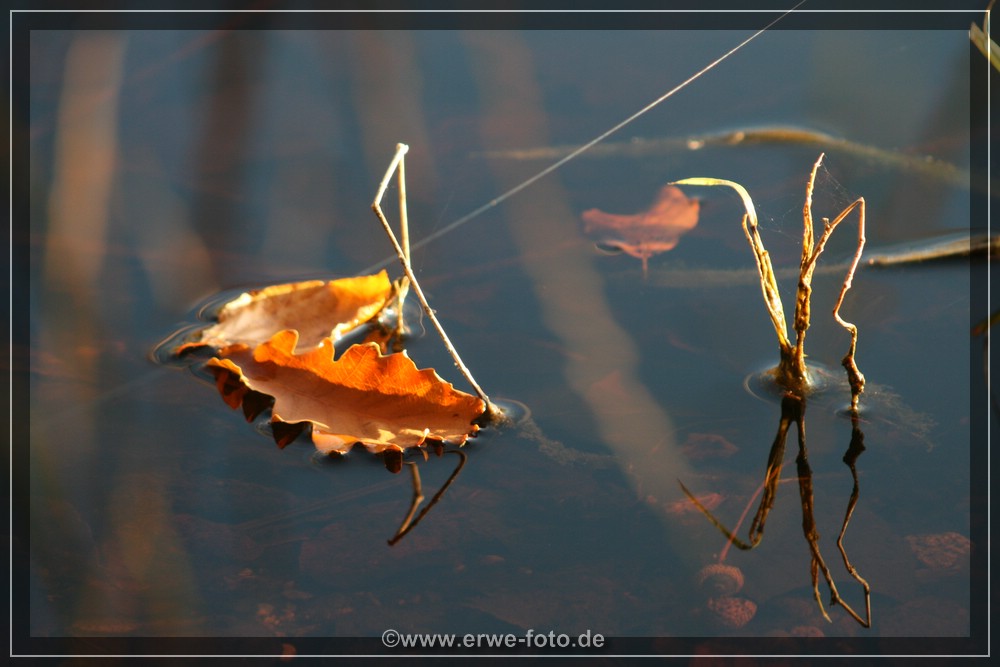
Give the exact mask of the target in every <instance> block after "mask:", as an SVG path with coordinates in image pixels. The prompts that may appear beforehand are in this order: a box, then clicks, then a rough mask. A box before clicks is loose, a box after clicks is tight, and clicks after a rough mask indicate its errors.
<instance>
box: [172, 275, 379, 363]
mask: <svg viewBox="0 0 1000 667" xmlns="http://www.w3.org/2000/svg"><path fill="white" fill-rule="evenodd" d="M393 293H394V291H393V285H392V283H391V282H390V281H389V276H388V274H387V273H386V272H385V271H381V272H379V273H377V274H375V275H371V276H357V277H354V278H341V279H339V280H331V281H323V280H307V281H304V282H297V283H287V284H283V285H272V286H270V287H265V288H263V289H259V290H252V291H249V292H244V293H243V294H241V295H240V296H238V297H236V298H235V299H233V300H232V301H230V302H228V303H227V304H225V305H224V306H223V307H222V309H221V310H220V311H219V314H218V323H216V324H215V325H213V326H210V327H208V328H206V329H204V330H203V331H202V332H201V338H200V340H197V341H193V342H189V343H185V344H184V345H181V346H180V347H178V348H177V352H178V353H179V352H184V351H186V350H189V349H192V348H196V347H204V346H209V347H222V346H225V345H231V344H234V343H244V344H247V345H258V344H260V343H263V342H265V341H267V340H268V339H269V338H271V336H273V335H274V334H276V333H277V332H279V331H283V330H285V329H296V330H297V331H298V332H299V347H300V349H310V348H315V347H317V346H318V345H319V344H320V342H321V341H322V340H323V339H324V338H327V337H329V338H331V339H333V340H334V341H338V340H340V338H341V337H342V336H344V335H345V334H347V333H349V332H350V331H352V330H354V329H356V328H358V327H359V326H361V325H362V324H364V323H365V322H368V321H369V320H371V319H372V318H373V317H375V316H377V315H378V314H379V313H380V312H381V311H382V309H383V308H385V306H386V305H387V304H388V303H389V301H390V299H391V298H392V296H393Z"/></svg>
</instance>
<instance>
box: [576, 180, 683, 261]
mask: <svg viewBox="0 0 1000 667" xmlns="http://www.w3.org/2000/svg"><path fill="white" fill-rule="evenodd" d="M698 208H699V203H698V200H697V199H689V198H688V197H687V196H685V194H684V193H683V192H681V190H680V188H677V187H675V186H673V185H665V186H663V187H662V188H661V189H660V192H659V193H658V194H657V196H656V201H654V202H653V205H652V206H651V207H649V209H648V210H646V211H644V212H642V213H637V214H635V215H616V214H613V213H605V212H604V211H601V210H599V209H596V208H592V209H590V210H588V211H584V212H583V221H584V222H585V223H586V224H585V226H584V231H586V232H587V233H588V234H599V235H600V240H599V244H600V245H601V246H602V247H605V248H609V249H612V250H614V251H616V252H625V253H627V254H629V255H631V256H632V257H636V258H638V259H641V260H642V273H643V275H645V274H646V269H647V264H648V261H649V258H650V257H652V256H653V255H656V254H659V253H661V252H666V251H667V250H672V249H673V248H674V246H676V245H677V242H678V241H679V240H680V238H681V236H683V235H684V234H685V233H686V232H688V231H690V230H691V229H693V228H694V227H695V225H697V224H698Z"/></svg>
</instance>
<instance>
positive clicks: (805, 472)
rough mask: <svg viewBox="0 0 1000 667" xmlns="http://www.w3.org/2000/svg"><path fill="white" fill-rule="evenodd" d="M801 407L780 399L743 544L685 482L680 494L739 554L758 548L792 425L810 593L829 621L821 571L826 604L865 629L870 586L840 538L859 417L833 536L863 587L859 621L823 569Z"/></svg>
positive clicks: (854, 498) (859, 436)
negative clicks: (775, 426) (838, 525)
mask: <svg viewBox="0 0 1000 667" xmlns="http://www.w3.org/2000/svg"><path fill="white" fill-rule="evenodd" d="M805 409H806V403H805V401H804V400H803V399H801V398H799V397H797V396H793V395H791V394H787V393H786V394H785V396H784V398H783V399H782V401H781V421H780V423H779V425H778V433H777V435H776V436H775V438H774V444H772V445H771V451H770V453H769V455H768V459H767V471H766V472H765V474H764V485H763V486H764V494H763V496H762V498H761V501H760V505H759V506H758V508H757V513H756V514H755V515H754V518H753V522H752V523H751V524H750V530H749V531H748V540H747V541H743V540H741V539H740V538H738V537H737V536H736V535H735V534H734V533H733V531H730V530H729V529H728V528H726V527H725V526H724V525H723V524H722V522H720V521H719V520H718V519H717V518H715V516H714V515H713V514H712V512H711V511H709V510H708V509H707V508H706V507H705V506H704V505H702V504H701V503H700V502H699V501H698V499H697V498H695V497H694V495H693V494H692V493H691V492H690V491H689V490H688V489H687V487H686V486H684V484H683V483H680V486H681V490H683V491H684V493H685V495H687V497H688V499H689V500H690V501H691V502H692V503H694V505H695V506H696V507H697V508H698V509H699V510H700V511H701V513H702V514H704V515H705V516H706V517H707V518H708V520H709V521H710V522H711V523H712V525H714V526H715V527H716V528H718V529H719V530H720V531H721V532H722V534H723V535H725V536H726V538H727V539H728V540H729V544H733V545H735V546H736V547H737V548H739V549H743V550H749V549H753V548H754V547H756V546H757V545H758V544H760V541H761V539H762V538H763V536H764V524H765V523H766V522H767V517H768V514H769V513H770V511H771V508H772V507H773V506H774V500H775V498H776V496H777V490H778V483H779V482H780V480H781V467H782V460H783V459H784V455H785V442H786V439H787V437H788V429H789V427H790V426H791V425H792V423H794V424H795V425H796V428H797V429H798V435H799V454H798V456H797V457H796V459H795V463H796V468H797V473H798V482H799V500H800V502H801V505H802V532H803V534H804V535H805V538H806V542H807V543H808V544H809V552H810V555H811V559H810V574H811V576H812V586H813V595H814V597H815V598H816V603H817V604H818V605H819V608H820V611H821V612H822V613H823V617H824V618H825V619H826V620H827V621H830V620H831V619H830V616H829V615H828V614H827V612H826V609H825V608H824V606H823V601H822V599H821V597H820V593H819V573H820V572H822V573H823V578H824V579H825V580H826V585H827V587H828V588H829V590H830V606H831V607H832V606H834V605H838V604H839V605H840V606H841V607H843V608H844V610H845V611H847V613H848V614H850V615H851V618H853V619H854V620H856V621H857V622H858V623H860V624H861V625H863V626H864V627H866V628H869V627H871V588H870V586H869V585H868V582H867V581H865V580H864V579H863V578H862V577H861V575H859V574H858V571H857V569H856V568H855V567H854V565H852V564H851V561H850V559H849V558H848V556H847V550H846V549H845V548H844V535H845V533H846V532H847V525H848V523H849V522H850V520H851V516H852V514H853V513H854V508H855V506H856V505H857V502H858V495H859V485H858V473H857V470H856V468H855V463H856V461H857V458H858V456H860V455H861V452H863V451H864V449H865V447H864V434H863V433H862V432H861V428H860V423H859V418H858V416H857V413H854V414H853V415H852V420H851V422H852V433H851V444H850V446H849V447H848V449H847V452H846V453H845V454H844V463H845V464H846V465H847V466H848V467H849V468H850V469H851V476H852V478H853V480H854V488H853V489H852V491H851V498H850V500H849V501H848V504H847V511H846V513H845V514H844V521H843V523H842V525H841V528H840V533H839V534H838V536H837V549H838V550H839V551H840V555H841V557H842V558H843V560H844V567H845V568H846V570H847V572H848V573H849V574H850V575H851V576H852V577H853V578H854V579H855V580H856V581H857V582H858V583H860V584H861V586H862V588H863V589H864V595H865V617H864V618H863V619H862V618H861V616H860V615H859V614H858V613H857V612H856V611H854V609H853V608H852V607H851V606H850V605H849V604H848V603H847V602H846V601H844V599H843V598H841V597H840V593H839V591H838V590H837V585H836V583H834V581H833V576H832V575H831V573H830V568H829V567H827V565H826V561H825V560H824V559H823V554H822V553H821V552H820V548H819V531H818V530H817V528H816V520H815V518H814V513H813V489H812V469H811V468H810V467H809V459H808V453H807V450H806V435H805V433H806V432H805ZM727 547H728V544H727Z"/></svg>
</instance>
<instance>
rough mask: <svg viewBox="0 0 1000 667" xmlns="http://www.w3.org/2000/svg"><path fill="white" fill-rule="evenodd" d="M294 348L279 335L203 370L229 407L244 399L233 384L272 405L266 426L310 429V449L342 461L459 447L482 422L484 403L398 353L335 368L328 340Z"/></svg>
mask: <svg viewBox="0 0 1000 667" xmlns="http://www.w3.org/2000/svg"><path fill="white" fill-rule="evenodd" d="M297 341H298V334H297V333H296V332H295V331H294V330H286V331H281V332H279V333H277V334H275V335H274V336H273V337H272V338H271V339H270V340H268V341H266V342H264V343H262V344H261V345H259V346H257V347H256V348H255V349H252V350H251V348H250V346H249V345H246V344H244V343H237V344H233V345H228V346H226V347H224V348H222V349H221V350H219V357H221V358H213V359H211V360H209V361H208V368H209V369H210V370H211V371H212V372H213V373H215V375H216V378H217V381H218V385H219V388H220V391H221V392H222V394H223V397H224V398H226V400H227V402H228V403H229V404H230V405H231V406H232V407H234V408H235V407H237V406H238V405H239V404H240V402H242V401H243V400H244V398H245V396H246V393H247V392H245V391H243V392H241V391H235V390H234V387H233V385H232V381H233V379H234V377H235V379H236V380H237V381H238V382H239V384H240V385H241V386H242V387H246V388H247V389H249V390H252V391H253V392H259V393H261V394H266V395H269V396H273V397H274V408H273V410H272V417H271V419H272V421H273V422H275V423H279V422H281V423H288V424H297V423H302V422H308V423H311V424H312V427H313V429H312V438H313V442H314V443H315V445H316V447H317V448H318V449H319V450H320V451H323V452H324V453H344V452H347V451H348V450H349V449H350V448H351V447H352V446H353V445H354V444H356V443H359V442H360V443H362V444H363V445H365V447H367V448H368V449H369V450H370V451H372V452H375V453H381V452H383V451H385V450H397V451H401V450H403V449H405V448H407V447H417V446H419V445H422V444H423V443H424V442H425V441H426V440H436V441H442V442H449V443H454V444H461V443H464V442H465V440H466V439H467V438H468V437H469V436H470V435H474V434H475V433H476V431H477V430H478V426H477V425H475V424H473V423H472V421H473V420H474V419H476V418H477V417H479V416H480V415H482V414H483V412H484V410H485V404H484V403H483V401H482V400H480V399H478V398H476V397H475V396H471V395H470V394H466V393H465V392H462V391H458V390H457V389H455V388H454V387H453V386H452V385H451V383H449V382H446V381H445V380H443V379H441V377H440V376H438V374H437V373H435V372H434V371H433V370H432V369H424V370H420V369H418V368H417V367H416V365H415V364H414V363H413V361H412V360H411V359H410V358H409V357H408V356H407V355H406V353H405V352H400V353H396V354H390V355H383V354H381V353H380V352H379V348H378V345H376V344H374V343H367V344H364V345H352V346H351V347H349V348H348V349H347V350H346V351H345V352H344V354H343V355H342V356H341V357H340V358H339V359H336V360H334V350H333V343H332V341H331V340H330V339H329V338H325V339H323V340H321V341H320V343H319V345H318V346H317V347H315V348H314V349H312V350H309V351H305V352H301V353H300V354H295V353H294V350H295V347H296V343H297ZM244 408H245V409H246V406H244Z"/></svg>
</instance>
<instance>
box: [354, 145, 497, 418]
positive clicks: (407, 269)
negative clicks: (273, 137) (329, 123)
mask: <svg viewBox="0 0 1000 667" xmlns="http://www.w3.org/2000/svg"><path fill="white" fill-rule="evenodd" d="M408 150H409V146H407V145H406V144H397V145H396V155H395V156H394V157H393V159H392V162H390V163H389V168H388V169H387V170H386V172H385V178H383V179H382V183H381V184H380V185H379V188H378V192H377V193H376V194H375V200H374V201H373V202H372V210H373V211H375V215H376V216H377V217H378V219H379V222H381V223H382V227H383V228H384V229H385V233H386V235H387V236H388V237H389V241H390V242H391V243H392V247H393V249H394V250H395V251H396V256H397V257H398V258H399V263H400V264H401V265H402V266H403V272H404V273H406V277H407V278H408V279H409V280H410V286H411V287H412V288H413V293H414V294H416V295H417V299H418V300H419V301H420V305H421V306H423V309H424V313H426V314H427V317H428V318H429V319H430V321H431V323H432V324H433V325H434V328H435V329H436V330H437V332H438V336H440V337H441V341H442V342H443V343H444V346H445V348H446V349H447V350H448V353H449V354H451V358H452V359H454V360H455V366H457V367H458V369H459V370H460V371H461V372H462V375H464V376H465V379H466V380H468V382H469V384H470V385H472V388H473V389H474V390H475V391H476V394H477V395H478V396H479V398H480V399H482V401H483V403H485V404H486V408H485V409H486V413H487V415H488V416H489V417H490V418H491V419H493V418H496V417H497V416H498V415H499V414H500V411H499V409H498V408H497V407H496V406H495V405H493V403H492V402H491V401H490V399H489V397H488V396H487V395H486V392H484V391H483V390H482V388H481V387H480V386H479V383H478V382H476V380H475V378H473V377H472V373H471V372H470V371H469V369H468V368H467V367H466V365H465V364H464V363H463V362H462V358H461V357H460V356H459V355H458V350H456V349H455V346H454V345H452V344H451V340H450V339H449V338H448V334H446V333H445V331H444V327H443V326H441V323H440V322H439V321H438V319H437V317H436V316H435V315H434V311H433V310H432V309H431V306H430V304H429V303H427V297H425V296H424V291H423V290H422V289H420V283H418V282H417V277H416V276H415V275H414V273H413V267H412V266H411V265H410V262H409V259H408V258H407V256H406V253H405V252H404V250H403V248H402V247H401V246H400V245H399V241H398V240H397V239H396V235H395V234H394V233H393V231H392V227H391V226H390V225H389V221H388V220H386V217H385V214H384V213H382V206H381V205H380V202H381V201H382V196H383V195H384V194H385V189H386V187H388V183H389V179H390V178H392V174H393V172H394V171H395V170H396V168H397V166H398V165H399V164H400V163H401V161H402V159H403V155H404V154H405V153H406V151H408Z"/></svg>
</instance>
